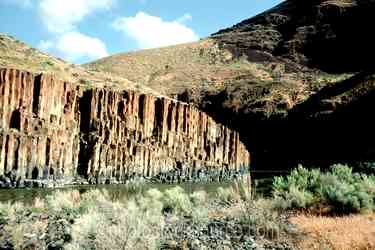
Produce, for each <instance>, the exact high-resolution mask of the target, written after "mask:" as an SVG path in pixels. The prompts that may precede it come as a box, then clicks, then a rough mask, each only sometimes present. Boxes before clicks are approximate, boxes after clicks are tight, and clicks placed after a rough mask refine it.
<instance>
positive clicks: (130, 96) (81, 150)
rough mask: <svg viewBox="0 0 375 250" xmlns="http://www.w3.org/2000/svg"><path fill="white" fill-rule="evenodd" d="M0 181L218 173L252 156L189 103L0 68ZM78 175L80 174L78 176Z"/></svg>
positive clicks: (246, 163) (179, 177)
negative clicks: (81, 84)
mask: <svg viewBox="0 0 375 250" xmlns="http://www.w3.org/2000/svg"><path fill="white" fill-rule="evenodd" d="M0 77H1V78H0V185H2V186H4V187H9V186H21V187H22V186H24V185H35V183H39V184H40V183H42V184H43V185H46V183H49V184H52V185H58V184H66V183H73V182H74V180H75V179H77V177H83V179H85V180H87V181H88V182H90V183H124V182H126V181H127V180H129V179H132V178H134V177H144V178H147V179H155V180H159V181H184V180H185V181H187V180H198V179H202V178H206V179H212V178H215V179H221V178H227V177H231V176H232V175H234V174H238V173H239V172H240V171H242V170H243V169H244V168H246V167H248V166H249V164H250V156H249V153H248V151H247V150H246V148H245V147H244V145H243V144H242V143H241V142H240V140H239V136H238V134H237V133H236V132H233V131H231V130H230V129H228V128H226V127H224V126H223V125H219V124H216V123H215V122H214V121H213V120H212V119H211V118H210V117H208V116H207V114H205V113H203V112H200V111H198V110H197V109H196V108H194V107H192V106H191V105H188V104H185V103H181V102H177V101H174V100H171V99H167V98H160V97H154V96H150V95H143V94H138V93H134V92H131V91H123V90H121V91H120V90H110V89H98V88H93V89H88V90H84V89H82V87H80V86H76V85H73V84H70V83H66V82H61V81H59V80H56V79H55V78H53V77H52V76H49V75H39V76H33V75H31V74H30V73H27V72H21V71H18V70H12V69H1V70H0ZM81 179H82V178H81Z"/></svg>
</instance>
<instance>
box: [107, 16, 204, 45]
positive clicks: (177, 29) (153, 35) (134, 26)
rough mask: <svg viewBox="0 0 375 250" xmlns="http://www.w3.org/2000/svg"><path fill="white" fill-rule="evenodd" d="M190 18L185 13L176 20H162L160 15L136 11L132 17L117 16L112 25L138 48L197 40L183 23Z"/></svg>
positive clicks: (196, 36)
mask: <svg viewBox="0 0 375 250" xmlns="http://www.w3.org/2000/svg"><path fill="white" fill-rule="evenodd" d="M191 19H192V17H191V15H189V14H185V15H184V16H182V17H180V18H178V19H177V20H174V21H164V20H163V19H161V18H160V17H157V16H151V15H148V14H146V13H144V12H138V13H137V14H136V15H135V16H134V17H122V18H118V19H117V20H115V22H114V23H113V24H112V26H113V27H114V28H115V29H116V30H118V31H121V32H123V33H124V35H125V36H129V37H130V38H132V39H134V40H135V41H136V42H137V44H138V47H139V48H142V49H145V48H156V47H164V46H169V45H174V44H179V43H186V42H192V41H196V40H198V39H199V37H198V35H197V34H196V33H195V32H194V31H193V30H192V29H191V28H189V27H187V26H186V25H185V24H184V22H186V21H188V20H191Z"/></svg>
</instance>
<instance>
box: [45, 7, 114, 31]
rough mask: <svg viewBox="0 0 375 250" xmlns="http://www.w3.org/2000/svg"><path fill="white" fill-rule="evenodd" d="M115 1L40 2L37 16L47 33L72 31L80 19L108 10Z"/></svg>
mask: <svg viewBox="0 0 375 250" xmlns="http://www.w3.org/2000/svg"><path fill="white" fill-rule="evenodd" d="M114 1H115V0H40V2H39V14H40V17H41V19H42V21H43V24H44V25H45V26H46V27H47V29H48V31H50V32H54V33H63V32H67V31H72V30H74V29H75V28H76V27H75V26H76V24H77V23H79V22H80V21H82V19H83V18H84V17H86V16H88V15H90V14H92V13H94V12H96V11H99V10H108V9H109V8H110V7H111V6H112V5H113V3H114Z"/></svg>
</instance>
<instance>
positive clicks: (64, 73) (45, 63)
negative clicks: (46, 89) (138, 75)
mask: <svg viewBox="0 0 375 250" xmlns="http://www.w3.org/2000/svg"><path fill="white" fill-rule="evenodd" d="M2 67H3V68H14V69H20V70H26V71H29V72H32V73H37V74H38V73H50V74H54V75H55V76H56V77H57V78H59V79H61V80H64V81H68V82H72V83H77V84H80V85H84V86H87V87H91V86H95V87H113V88H121V89H122V88H126V89H132V90H136V91H140V92H144V93H154V94H156V95H159V94H158V92H157V91H155V90H152V89H150V88H147V87H145V86H143V85H140V84H137V83H134V82H132V81H129V80H127V78H125V77H120V76H116V75H113V74H111V73H109V72H99V71H95V70H88V69H86V68H84V67H82V66H80V65H76V64H72V63H70V62H67V61H64V60H62V59H60V58H56V57H53V56H51V55H49V54H47V53H43V52H41V51H39V50H37V49H35V48H31V47H30V46H28V45H27V44H25V43H23V42H21V41H19V40H17V39H16V38H14V37H11V36H8V35H6V34H2V33H0V68H2Z"/></svg>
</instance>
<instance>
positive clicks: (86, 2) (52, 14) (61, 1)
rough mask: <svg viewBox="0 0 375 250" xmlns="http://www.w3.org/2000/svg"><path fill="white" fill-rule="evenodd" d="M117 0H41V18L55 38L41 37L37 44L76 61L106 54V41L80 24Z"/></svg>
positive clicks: (41, 47) (42, 48) (46, 50)
mask: <svg viewBox="0 0 375 250" xmlns="http://www.w3.org/2000/svg"><path fill="white" fill-rule="evenodd" d="M30 1H31V0H30ZM115 1H116V0H39V4H38V10H39V11H38V12H39V15H40V18H41V20H42V23H43V24H44V26H45V27H46V28H47V30H48V31H49V32H50V34H51V35H52V37H54V38H53V39H49V40H42V41H40V43H39V46H38V48H39V49H41V50H43V51H45V52H48V53H51V54H53V55H55V56H59V57H61V58H63V59H65V60H68V61H73V62H82V61H85V60H94V59H98V58H101V57H104V56H107V55H108V52H107V48H106V45H105V44H104V43H103V41H101V40H100V39H98V38H95V37H90V36H87V35H85V34H82V33H81V32H79V29H78V24H79V23H80V22H82V21H83V20H84V18H85V17H87V16H89V15H90V14H93V13H95V12H98V11H105V10H109V9H110V8H111V7H112V5H113V4H114V2H115Z"/></svg>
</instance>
